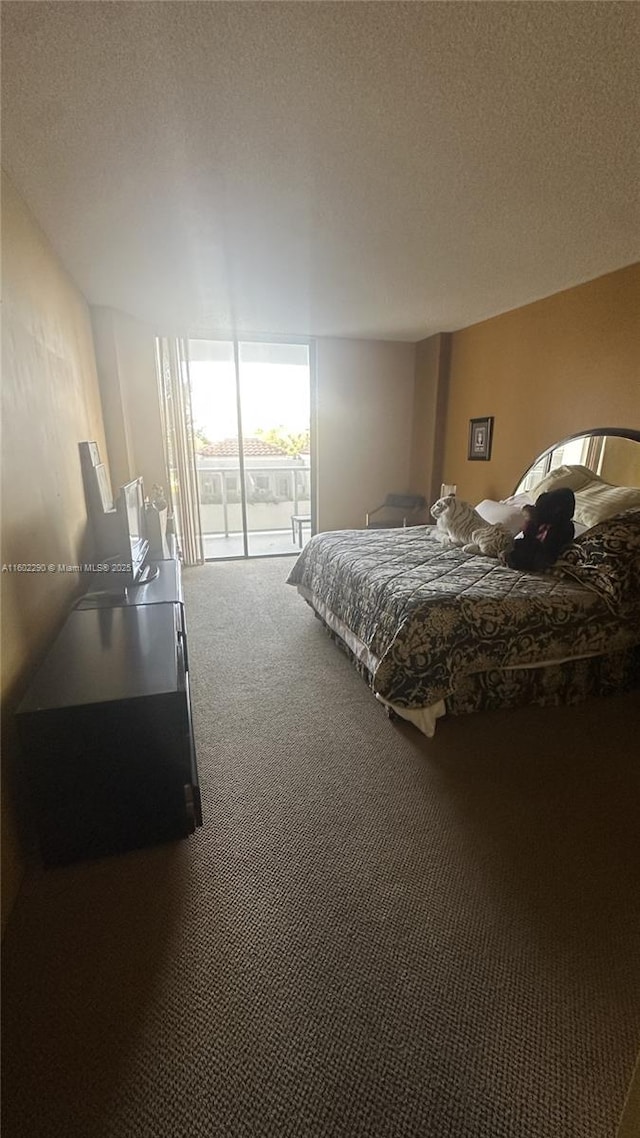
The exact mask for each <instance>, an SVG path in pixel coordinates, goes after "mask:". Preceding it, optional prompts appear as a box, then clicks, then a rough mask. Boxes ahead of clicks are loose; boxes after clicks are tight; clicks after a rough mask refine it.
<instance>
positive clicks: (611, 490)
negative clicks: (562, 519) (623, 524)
mask: <svg viewBox="0 0 640 1138" xmlns="http://www.w3.org/2000/svg"><path fill="white" fill-rule="evenodd" d="M563 486H567V487H569V489H570V490H573V492H574V494H575V496H576V508H575V511H574V520H575V521H576V522H579V523H580V524H581V525H583V526H586V527H587V528H589V527H590V526H595V525H597V524H598V522H604V521H606V519H607V518H612V517H614V516H615V515H616V514H620V513H622V512H623V511H624V510H631V509H640V490H639V489H636V488H635V487H634V486H612V485H611V484H610V483H609V482H605V480H604V478H601V477H600V475H599V474H594V473H593V471H592V470H589V469H588V468H587V467H586V466H557V467H556V469H555V470H550V471H549V473H548V474H547V475H546V477H545V478H543V479H542V481H541V482H538V485H537V486H536V487H535V489H534V490H533V491H532V493H533V494H534V496H535V497H536V498H537V497H538V495H539V494H543V493H544V492H545V491H546V490H558V489H559V488H560V487H563Z"/></svg>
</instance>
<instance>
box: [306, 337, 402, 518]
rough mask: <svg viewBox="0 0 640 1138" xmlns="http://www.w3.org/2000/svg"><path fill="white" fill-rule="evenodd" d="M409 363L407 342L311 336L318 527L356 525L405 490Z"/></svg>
mask: <svg viewBox="0 0 640 1138" xmlns="http://www.w3.org/2000/svg"><path fill="white" fill-rule="evenodd" d="M414 367H415V346H414V345H413V344H402V343H389V342H386V341H376V340H340V339H335V340H333V339H319V340H317V341H316V375H317V397H318V406H317V434H316V446H317V463H318V467H317V469H318V475H317V485H316V494H317V503H318V529H319V530H333V529H350V528H362V526H364V521H365V514H366V512H367V510H371V509H373V508H374V507H375V506H377V505H379V504H380V503H381V502H383V501H384V499H385V497H386V495H387V494H388V493H390V492H393V491H396V492H398V493H402V492H406V491H408V490H409V482H410V451H411V433H412V413H413V393H414Z"/></svg>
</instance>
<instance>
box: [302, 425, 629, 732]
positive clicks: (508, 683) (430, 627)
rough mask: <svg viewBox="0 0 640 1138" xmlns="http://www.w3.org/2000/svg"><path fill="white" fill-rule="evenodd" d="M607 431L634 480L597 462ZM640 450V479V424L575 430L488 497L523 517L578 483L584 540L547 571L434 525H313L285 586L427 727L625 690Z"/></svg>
mask: <svg viewBox="0 0 640 1138" xmlns="http://www.w3.org/2000/svg"><path fill="white" fill-rule="evenodd" d="M609 439H613V440H621V439H624V440H625V445H628V446H630V447H631V451H629V452H626V453H625V454H623V455H622V457H621V455H620V446H621V444H620V443H616V460H617V462H618V467H619V468H620V469H622V470H623V472H624V474H625V477H626V478H627V479H628V484H624V485H622V484H620V483H617V484H616V485H615V487H614V486H613V485H612V483H611V482H610V481H607V479H606V478H605V477H603V476H602V475H601V474H600V475H598V473H597V472H595V471H594V466H595V467H596V470H597V466H598V465H599V466H600V468H601V469H602V458H603V447H605V448H606V445H607V441H608V440H609ZM597 440H601V441H600V442H598V441H597ZM611 453H612V454H613V451H611ZM630 455H631V458H630V457H629V456H630ZM576 458H577V459H579V460H580V461H575V459H576ZM636 459H637V463H638V472H639V474H640V432H637V431H624V430H622V429H615V430H613V431H612V430H609V431H605V430H604V429H603V430H599V431H594V432H590V433H589V435H588V436H585V435H581V436H574V437H571V438H570V439H565V440H563V441H562V443H559V444H557V445H556V446H554V447H550V448H549V449H548V450H547V451H545V452H544V454H543V455H541V456H539V457H538V458H537V459H536V461H535V462H534V463H533V464H532V466H531V467H530V468H529V469H528V470H527V471H526V472H525V474H524V475H523V477H522V478H521V479H520V482H519V483H518V486H517V487H516V490H515V492H514V495H512V496H510V498H508V499H505V500H504V501H503V502H501V503H482V505H484V506H485V510H487V509H489V512H491V509H490V507H492V508H493V510H494V516H495V512H496V509H497V512H498V514H499V513H500V510H502V511H503V512H504V513H505V514H506V512H507V511H509V510H510V511H511V512H512V514H515V516H516V517H517V516H518V514H519V511H520V508H521V504H522V503H523V502H524V501H526V500H527V499H528V500H530V501H534V500H535V497H536V496H537V494H538V493H540V492H542V490H541V488H542V489H550V488H555V487H559V486H561V485H569V486H571V488H572V489H574V492H575V495H576V513H575V518H576V521H577V523H578V525H577V530H578V536H577V537H576V539H575V540H574V542H573V543H572V544H571V545H570V546H569V547H568V549H567V550H566V551H565V552H564V553H563V554H562V556H561V558H560V560H559V561H558V563H557V564H556V565H555V566H554V568H553V570H551V571H549V572H547V573H524V572H519V571H516V570H513V569H509V568H507V567H506V566H505V565H503V564H502V563H501V562H500V560H498V559H497V558H495V557H488V556H481V555H478V554H473V553H465V552H463V550H462V549H461V548H443V546H442V544H441V543H440V541H439V540H438V536H437V532H436V527H435V526H433V525H422V526H414V527H411V528H406V529H401V530H397V529H390V530H347V531H338V532H332V533H322V534H318V535H316V536H315V537H313V538H311V540H310V541H309V542H308V544H307V545H306V547H305V548H304V550H303V551H302V553H301V554H300V556H299V557H298V559H297V561H296V563H295V565H294V567H293V569H292V571H291V573H290V574H289V577H288V583H289V584H291V585H294V586H295V587H296V588H297V589H298V591H299V593H300V594H301V596H302V597H303V598H304V600H305V601H307V603H308V604H309V605H310V606H311V608H312V609H313V611H314V613H315V615H316V616H317V617H318V618H319V619H320V620H321V621H322V622H323V624H324V625H325V627H326V629H327V630H328V632H329V633H330V635H331V636H332V637H333V638H334V639H335V640H336V642H337V643H338V644H339V645H340V646H341V647H342V648H343V649H344V650H345V651H346V652H347V653H348V655H349V656H350V658H351V659H352V660H353V661H354V663H355V664H356V665H357V667H358V668H359V669H360V671H361V672H362V673H363V674H364V676H365V677H366V679H367V681H368V682H369V684H370V686H371V688H372V690H373V692H374V693H375V695H376V697H377V698H378V699H379V700H380V701H381V702H382V703H383V704H384V705H385V707H386V708H387V710H388V712H389V713H390V714H391V715H393V716H396V715H397V716H400V717H402V718H403V719H406V720H409V721H410V722H412V723H413V724H415V726H417V727H418V728H419V729H420V730H421V731H422V732H423V733H424V734H426V735H428V736H432V735H433V734H434V731H435V725H436V721H437V719H438V718H440V717H441V716H443V715H445V714H451V715H458V714H466V713H468V712H476V711H481V710H483V709H489V708H504V707H518V706H522V705H525V704H541V705H545V704H546V705H549V704H560V703H578V702H580V701H582V700H585V699H587V698H591V697H593V696H596V695H598V696H600V695H606V694H610V693H614V692H620V691H626V690H630V689H631V688H634V687H637V686H640V489H639V488H638V487H640V477H639V478H638V479H637V482H636V485H633V482H634V481H635V479H634V478H633V477H631V476H630V475H629V471H630V470H631V471H634V470H635V466H634V464H635V461H636ZM569 460H571V461H569ZM480 505H481V504H478V508H480ZM515 524H516V525H517V524H518V523H517V522H516V523H515Z"/></svg>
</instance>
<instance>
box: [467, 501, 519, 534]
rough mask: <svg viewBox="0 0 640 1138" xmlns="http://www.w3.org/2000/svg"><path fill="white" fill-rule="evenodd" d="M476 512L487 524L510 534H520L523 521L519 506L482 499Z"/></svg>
mask: <svg viewBox="0 0 640 1138" xmlns="http://www.w3.org/2000/svg"><path fill="white" fill-rule="evenodd" d="M524 504H525V505H526V503H524ZM476 510H477V512H478V513H479V514H480V517H481V518H482V520H483V521H485V522H489V524H490V525H492V526H496V525H501V526H503V528H504V529H505V530H506V531H507V533H510V534H516V533H520V530H521V529H522V526H523V524H524V520H525V518H524V514H523V513H522V509H521V508H520V506H512V505H509V504H508V503H507V502H494V501H493V499H492V498H484V499H483V501H482V502H478V505H477V506H476Z"/></svg>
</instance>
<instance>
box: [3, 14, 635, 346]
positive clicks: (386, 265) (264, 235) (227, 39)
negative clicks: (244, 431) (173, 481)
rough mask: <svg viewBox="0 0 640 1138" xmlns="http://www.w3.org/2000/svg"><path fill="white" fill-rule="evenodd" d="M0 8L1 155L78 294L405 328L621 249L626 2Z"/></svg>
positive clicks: (362, 328)
mask: <svg viewBox="0 0 640 1138" xmlns="http://www.w3.org/2000/svg"><path fill="white" fill-rule="evenodd" d="M2 21H3V76H2V79H3V106H2V110H3V122H2V126H3V150H2V157H3V165H4V166H5V168H6V169H7V171H8V173H9V174H10V176H11V177H12V178H13V180H14V182H15V184H16V186H17V188H18V189H19V190H20V191H21V192H22V194H23V196H24V198H25V199H26V201H27V202H28V203H29V205H30V206H31V208H32V210H33V212H34V213H35V215H36V217H37V218H38V220H39V221H40V223H41V225H42V227H43V228H44V230H45V232H46V233H47V234H48V236H49V238H50V240H51V242H52V244H53V245H54V247H55V248H56V250H57V251H58V253H59V255H60V257H61V259H62V261H63V262H64V264H65V265H66V266H67V268H68V269H69V271H70V272H71V274H72V275H73V277H74V278H75V280H76V281H77V283H78V284H79V285H80V287H81V288H82V290H83V292H84V293H85V295H86V296H87V298H88V299H89V300H90V301H91V302H92V303H95V304H105V305H111V306H114V307H117V308H120V309H123V310H124V311H127V312H130V313H131V314H133V315H136V316H138V317H140V318H143V319H147V320H151V321H153V322H154V323H155V324H156V325H158V326H162V327H166V328H167V330H169V329H170V328H176V327H178V326H180V325H182V326H188V327H189V328H190V329H192V330H200V331H214V330H216V331H229V330H232V329H233V328H236V329H237V330H238V331H240V332H270V333H283V332H289V333H313V334H317V335H323V334H324V335H343V336H365V337H376V338H389V339H408V340H413V339H420V338H422V337H423V336H426V335H429V334H431V333H432V332H435V331H439V330H442V329H453V328H459V327H463V326H465V325H468V324H471V323H474V322H475V321H478V320H481V319H483V318H485V317H488V316H491V315H494V314H496V313H498V312H502V311H505V310H506V309H509V308H514V307H516V306H518V305H521V304H524V303H527V302H528V301H530V300H534V299H536V298H538V297H541V296H546V295H549V294H550V293H553V292H556V291H558V290H560V289H563V288H566V287H569V286H571V285H573V284H576V283H579V282H580V281H584V280H588V279H590V278H593V277H596V276H599V275H600V274H602V273H605V272H608V271H610V270H612V269H616V268H619V267H621V266H622V265H625V264H629V263H630V262H632V261H636V260H639V259H640V213H639V203H638V182H639V175H640V150H639V146H638V138H639V131H638V126H639V111H640V98H639V79H638V74H639V72H638V58H639V57H640V31H639V29H640V9H639V7H638V5H637V4H635V3H620V4H618V3H607V2H605V3H579V4H577V3H527V2H521V3H482V2H481V3H408V4H404V3H384V2H373V3H329V2H327V3H324V2H321V3H313V2H309V3H303V2H296V3H291V4H290V3H267V2H261V3H182V2H180V3H173V2H170V0H169V2H163V3H155V2H148V3H145V2H143V3H137V2H125V3H111V2H101V0H97V2H94V3H66V2H60V3H47V2H41V3H22V2H12V3H8V4H7V3H5V4H4V5H3V12H2Z"/></svg>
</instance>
